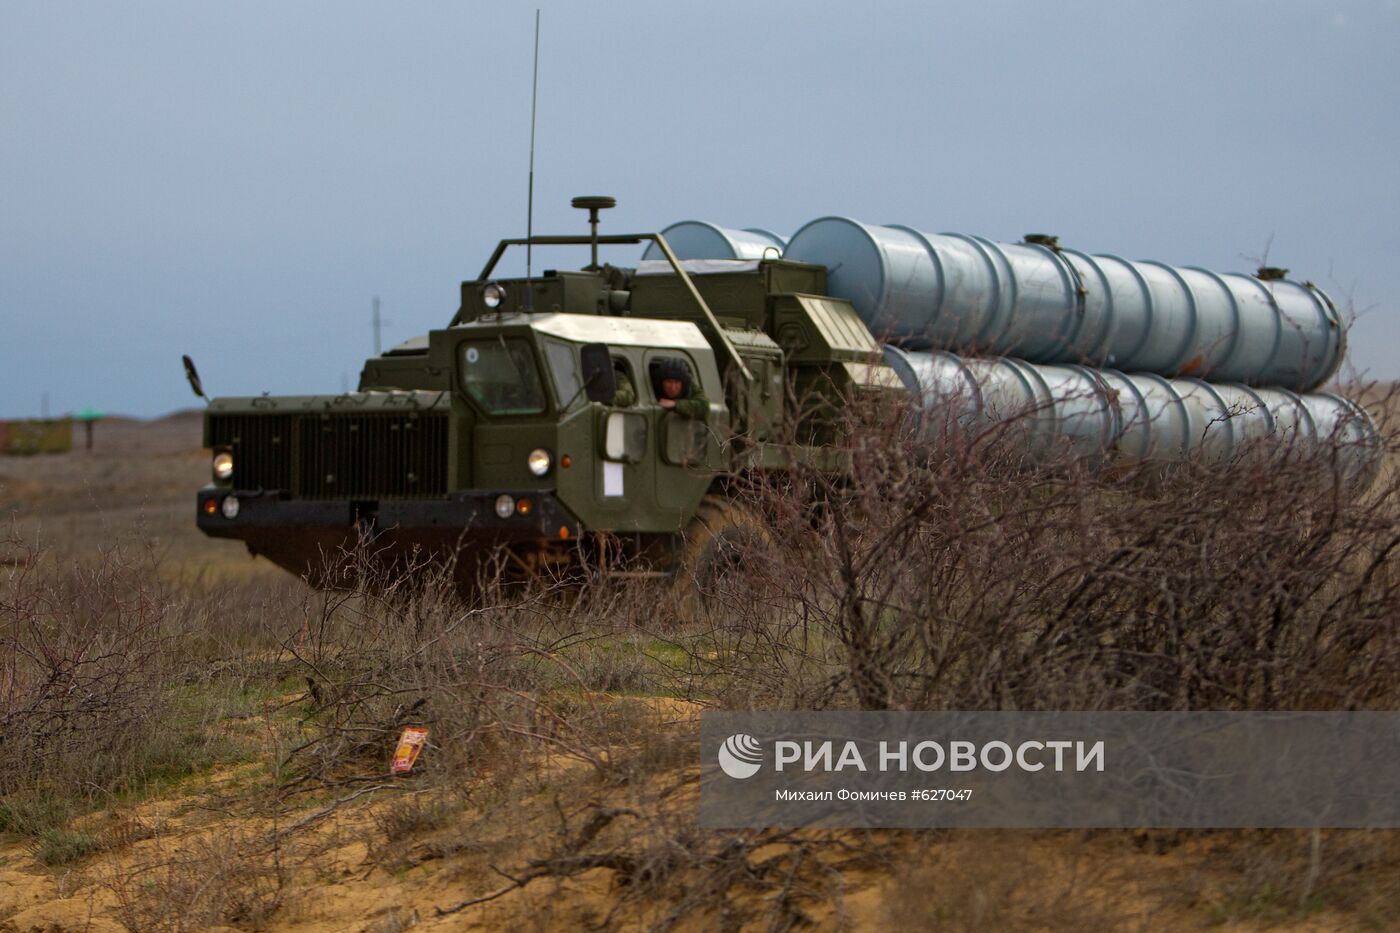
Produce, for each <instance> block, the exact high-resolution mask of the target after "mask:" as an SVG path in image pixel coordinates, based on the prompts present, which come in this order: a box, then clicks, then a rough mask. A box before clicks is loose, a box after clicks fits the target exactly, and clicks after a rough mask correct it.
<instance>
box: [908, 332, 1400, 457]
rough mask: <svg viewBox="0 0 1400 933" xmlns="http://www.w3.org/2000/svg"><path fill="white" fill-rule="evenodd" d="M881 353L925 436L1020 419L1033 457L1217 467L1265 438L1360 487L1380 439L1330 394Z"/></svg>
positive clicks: (1360, 415) (1361, 414)
mask: <svg viewBox="0 0 1400 933" xmlns="http://www.w3.org/2000/svg"><path fill="white" fill-rule="evenodd" d="M884 355H885V362H887V363H889V364H890V366H891V367H893V368H894V370H895V372H896V373H898V374H899V378H900V380H901V381H902V382H903V383H904V386H905V388H906V389H908V390H909V392H910V394H911V396H912V397H913V399H914V401H915V404H914V409H915V411H917V412H918V413H919V415H920V419H921V428H922V430H923V431H924V432H925V433H926V436H927V437H928V439H930V440H937V438H938V436H939V435H940V434H941V433H942V432H945V431H948V430H950V429H968V428H972V429H976V428H977V427H979V426H986V425H991V424H995V423H997V422H1004V421H1009V420H1012V419H1019V420H1020V421H1021V422H1022V425H1023V427H1024V430H1025V431H1026V432H1027V435H1028V436H1027V438H1026V440H1027V443H1028V448H1027V449H1028V453H1030V454H1031V456H1034V457H1041V456H1046V455H1049V454H1052V453H1054V452H1055V451H1057V450H1064V451H1066V452H1069V453H1073V454H1075V455H1079V456H1089V457H1093V456H1107V457H1112V456H1121V457H1126V458H1130V459H1136V460H1158V461H1174V460H1186V459H1192V458H1199V459H1201V460H1203V461H1205V462H1215V463H1219V462H1224V461H1226V460H1229V459H1231V458H1233V457H1235V456H1238V455H1239V454H1241V453H1242V452H1243V451H1244V450H1245V449H1246V448H1247V447H1248V446H1249V445H1250V444H1252V443H1255V442H1258V441H1270V442H1272V443H1274V444H1276V445H1277V446H1278V448H1279V449H1280V450H1289V451H1295V452H1298V453H1301V454H1303V455H1305V456H1306V455H1311V454H1322V453H1331V452H1333V451H1335V452H1336V456H1337V460H1338V467H1339V469H1340V470H1341V472H1342V474H1343V475H1344V476H1346V477H1348V478H1349V479H1351V480H1353V481H1357V482H1362V483H1364V482H1367V481H1369V479H1370V477H1371V476H1372V475H1374V471H1375V468H1376V465H1377V464H1378V463H1379V455H1380V450H1381V448H1380V440H1379V435H1378V434H1377V431H1376V427H1375V425H1374V423H1373V422H1372V421H1371V419H1370V417H1369V416H1368V415H1367V414H1366V412H1365V411H1364V410H1363V409H1362V408H1361V407H1360V406H1358V405H1355V404H1353V403H1352V402H1350V401H1347V400H1346V399H1344V398H1341V397H1340V396H1336V395H1331V394H1329V393H1312V394H1307V395H1299V394H1297V393H1294V392H1290V391H1289V390H1287V389H1262V388H1251V387H1249V386H1243V385H1230V384H1219V383H1208V382H1204V381H1202V380H1200V379H1166V378H1163V377H1162V376H1157V375H1153V374H1140V373H1139V374H1133V375H1127V374H1125V373H1122V372H1118V371H1116V370H1111V369H1090V368H1088V367H1084V366H1064V365H1061V366H1055V365H1037V364H1033V363H1026V362H1023V361H1021V360H1015V359H1007V358H1004V357H990V358H975V357H959V356H956V355H954V354H952V353H948V352H945V351H934V352H920V351H912V350H907V349H902V348H899V347H894V346H886V347H885V351H884Z"/></svg>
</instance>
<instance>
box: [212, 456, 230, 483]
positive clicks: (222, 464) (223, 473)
mask: <svg viewBox="0 0 1400 933" xmlns="http://www.w3.org/2000/svg"><path fill="white" fill-rule="evenodd" d="M232 475H233V454H231V453H229V452H228V451H227V450H221V451H219V452H218V453H216V454H215V455H214V478H215V479H228V478H229V477H231V476H232Z"/></svg>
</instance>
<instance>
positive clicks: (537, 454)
mask: <svg viewBox="0 0 1400 933" xmlns="http://www.w3.org/2000/svg"><path fill="white" fill-rule="evenodd" d="M525 463H526V465H528V466H529V467H530V472H531V473H533V474H535V475H536V476H544V475H545V474H546V473H548V472H549V468H550V466H551V465H552V461H551V460H550V458H549V451H547V450H545V449H544V448H543V447H536V448H535V449H534V450H532V451H530V456H528V457H526V458H525Z"/></svg>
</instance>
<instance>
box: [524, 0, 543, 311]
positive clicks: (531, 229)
mask: <svg viewBox="0 0 1400 933" xmlns="http://www.w3.org/2000/svg"><path fill="white" fill-rule="evenodd" d="M539 98H540V11H539V8H538V7H536V8H535V73H534V78H533V79H532V80H531V82H530V187H529V193H528V194H526V196H525V310H526V311H533V310H534V309H535V296H534V291H535V288H534V285H533V283H532V282H531V281H530V278H531V277H530V272H531V260H532V259H533V258H534V256H533V255H532V253H533V251H534V243H532V242H531V241H532V240H533V239H534V236H535V108H536V105H537V104H538V103H539Z"/></svg>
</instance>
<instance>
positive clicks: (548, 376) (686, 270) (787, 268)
mask: <svg viewBox="0 0 1400 933" xmlns="http://www.w3.org/2000/svg"><path fill="white" fill-rule="evenodd" d="M574 203H575V206H576V207H581V208H586V209H589V210H590V212H591V220H592V224H593V227H592V230H593V232H592V234H591V235H585V236H536V237H533V238H532V239H529V240H526V239H511V240H503V241H501V243H500V245H499V246H498V247H497V249H496V251H495V253H494V254H493V255H492V256H491V258H490V260H489V261H488V262H487V263H486V266H485V268H484V269H483V270H482V272H481V274H480V275H479V276H478V277H477V278H476V279H474V280H472V281H469V282H464V283H463V284H462V287H461V305H460V307H459V308H458V309H457V312H456V314H455V315H454V316H453V317H452V319H451V320H450V321H449V322H448V324H447V326H446V327H444V328H442V329H440V330H434V331H432V332H431V333H429V334H427V335H426V336H423V337H418V338H416V339H413V340H410V341H408V342H406V343H404V344H402V345H400V346H397V347H394V348H393V349H391V350H389V351H387V352H385V353H383V354H381V355H379V356H376V357H373V358H371V359H369V360H367V361H366V363H365V366H364V370H363V372H362V373H361V375H360V382H359V387H358V390H357V391H355V392H350V393H343V394H337V395H307V396H280V397H279V396H258V397H248V398H215V399H213V400H212V401H211V402H210V403H209V406H208V409H207V414H206V417H205V422H204V443H205V445H206V446H207V447H209V448H210V449H211V451H212V455H213V477H212V481H211V482H210V483H209V485H207V486H205V487H204V488H203V489H201V490H200V491H199V493H198V502H197V514H198V523H199V527H200V529H201V530H203V531H204V532H205V533H206V534H208V535H210V536H213V537H218V538H232V539H238V540H241V541H243V542H244V543H245V544H246V545H247V547H248V550H249V551H250V552H251V553H253V554H255V555H260V556H263V557H266V558H267V559H268V560H271V561H273V562H274V563H276V564H278V565H280V566H282V567H284V568H286V569H287V570H290V571H292V572H293V573H297V574H310V575H313V576H314V575H315V574H317V573H318V571H319V570H320V569H321V568H322V567H324V566H326V561H327V557H328V556H329V555H334V554H336V553H337V552H340V551H342V550H343V549H345V548H346V547H347V546H349V545H353V544H355V543H356V542H357V540H360V539H368V540H369V541H371V545H370V548H369V550H371V551H372V552H373V553H374V554H375V555H376V557H377V559H378V560H380V561H384V562H388V563H390V564H394V563H396V562H397V564H398V565H399V566H407V565H408V563H409V562H411V561H412V560H413V559H414V555H419V556H422V555H435V556H441V557H450V558H452V559H453V560H454V561H455V562H456V566H457V568H458V574H459V578H461V579H463V580H464V581H466V580H471V579H473V578H474V577H475V575H478V574H480V572H481V569H482V568H483V567H485V566H493V567H496V568H499V569H500V570H502V571H503V572H504V573H506V574H507V575H509V576H528V575H532V574H539V573H546V572H547V573H555V572H560V571H567V570H568V569H569V568H579V567H590V568H602V569H604V570H613V571H616V572H622V573H628V574H638V573H641V574H675V573H676V572H678V571H681V572H684V571H685V569H686V567H687V566H688V565H694V564H696V563H697V562H702V561H705V560H706V559H708V556H709V555H707V553H706V550H707V548H709V547H713V543H714V542H723V541H724V540H726V538H727V537H728V536H730V535H731V532H734V531H737V530H739V529H740V528H741V526H742V525H743V524H745V523H746V522H747V523H750V524H751V522H752V520H751V519H745V518H744V517H743V516H742V515H740V514H738V513H736V512H735V511H734V510H733V509H732V508H731V507H730V506H729V505H728V504H727V501H726V497H725V493H726V484H728V483H731V482H733V481H734V480H735V479H736V478H744V477H751V476H753V475H754V474H755V473H764V472H768V471H775V470H786V469H791V468H792V466H793V464H795V463H798V462H804V463H812V462H817V463H819V464H820V463H824V462H828V461H830V462H831V465H832V466H837V464H836V463H835V461H834V460H833V459H832V457H833V455H832V450H833V449H834V448H833V443H832V442H833V441H834V440H835V439H836V438H835V437H834V436H833V432H835V431H837V430H839V428H838V424H839V418H837V417H836V414H837V413H839V411H840V409H841V408H842V406H844V405H845V404H848V403H850V402H851V401H852V400H856V399H861V398H865V399H868V400H872V401H878V400H879V399H881V398H886V397H889V398H893V397H898V396H902V395H903V389H902V387H901V384H900V382H899V379H898V377H897V376H896V374H895V372H894V370H892V369H891V368H890V367H889V366H887V365H886V364H885V363H884V362H883V361H882V358H881V348H880V345H879V344H878V343H877V341H876V340H875V339H874V337H873V336H872V334H871V332H870V330H869V329H868V328H867V327H866V325H865V324H864V323H862V321H861V319H860V318H859V317H858V316H857V314H856V313H855V311H854V309H853V308H852V306H851V305H850V304H849V303H848V302H846V301H843V300H839V299H835V298H832V297H829V296H828V295H827V294H826V276H827V270H826V268H825V267H823V266H819V265H811V264H804V263H798V262H789V261H786V260H783V259H781V258H778V257H777V256H776V255H774V256H772V257H771V258H765V259H760V260H754V261H729V262H713V261H701V262H683V261H681V260H680V259H678V258H677V257H676V255H675V253H674V252H673V251H672V250H671V248H670V246H669V245H668V244H667V242H666V240H665V238H664V237H663V236H661V235H660V234H633V235H610V236H599V235H598V232H597V215H598V210H600V209H602V208H604V207H609V206H611V204H612V202H611V199H607V198H579V199H575V202H574ZM646 243H654V244H655V245H656V247H657V248H658V249H659V250H660V252H661V253H662V254H663V255H664V256H665V259H664V261H651V262H648V261H643V262H641V263H639V265H638V266H637V267H636V268H617V267H614V266H611V265H602V264H600V263H599V261H598V247H599V245H613V246H615V245H632V244H635V245H641V244H646ZM527 245H531V246H561V245H573V246H578V247H587V248H591V257H592V261H591V262H590V263H589V264H588V265H587V266H585V267H583V268H582V269H581V270H580V271H576V272H575V271H545V272H544V273H543V274H542V275H539V276H535V277H528V278H513V279H497V278H493V271H494V270H495V268H496V266H497V264H498V262H499V260H500V259H501V257H502V255H503V254H504V253H505V251H506V250H507V249H509V248H513V247H514V248H519V247H524V246H527ZM191 376H192V384H193V385H195V386H196V391H197V392H199V393H200V394H202V389H200V388H199V387H198V377H197V376H195V375H194V374H193V370H192V368H191ZM668 378H669V379H671V380H673V381H672V382H671V384H669V385H667V384H666V380H667V379H668ZM798 400H801V401H800V402H799V401H798ZM824 458H825V459H824Z"/></svg>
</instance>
